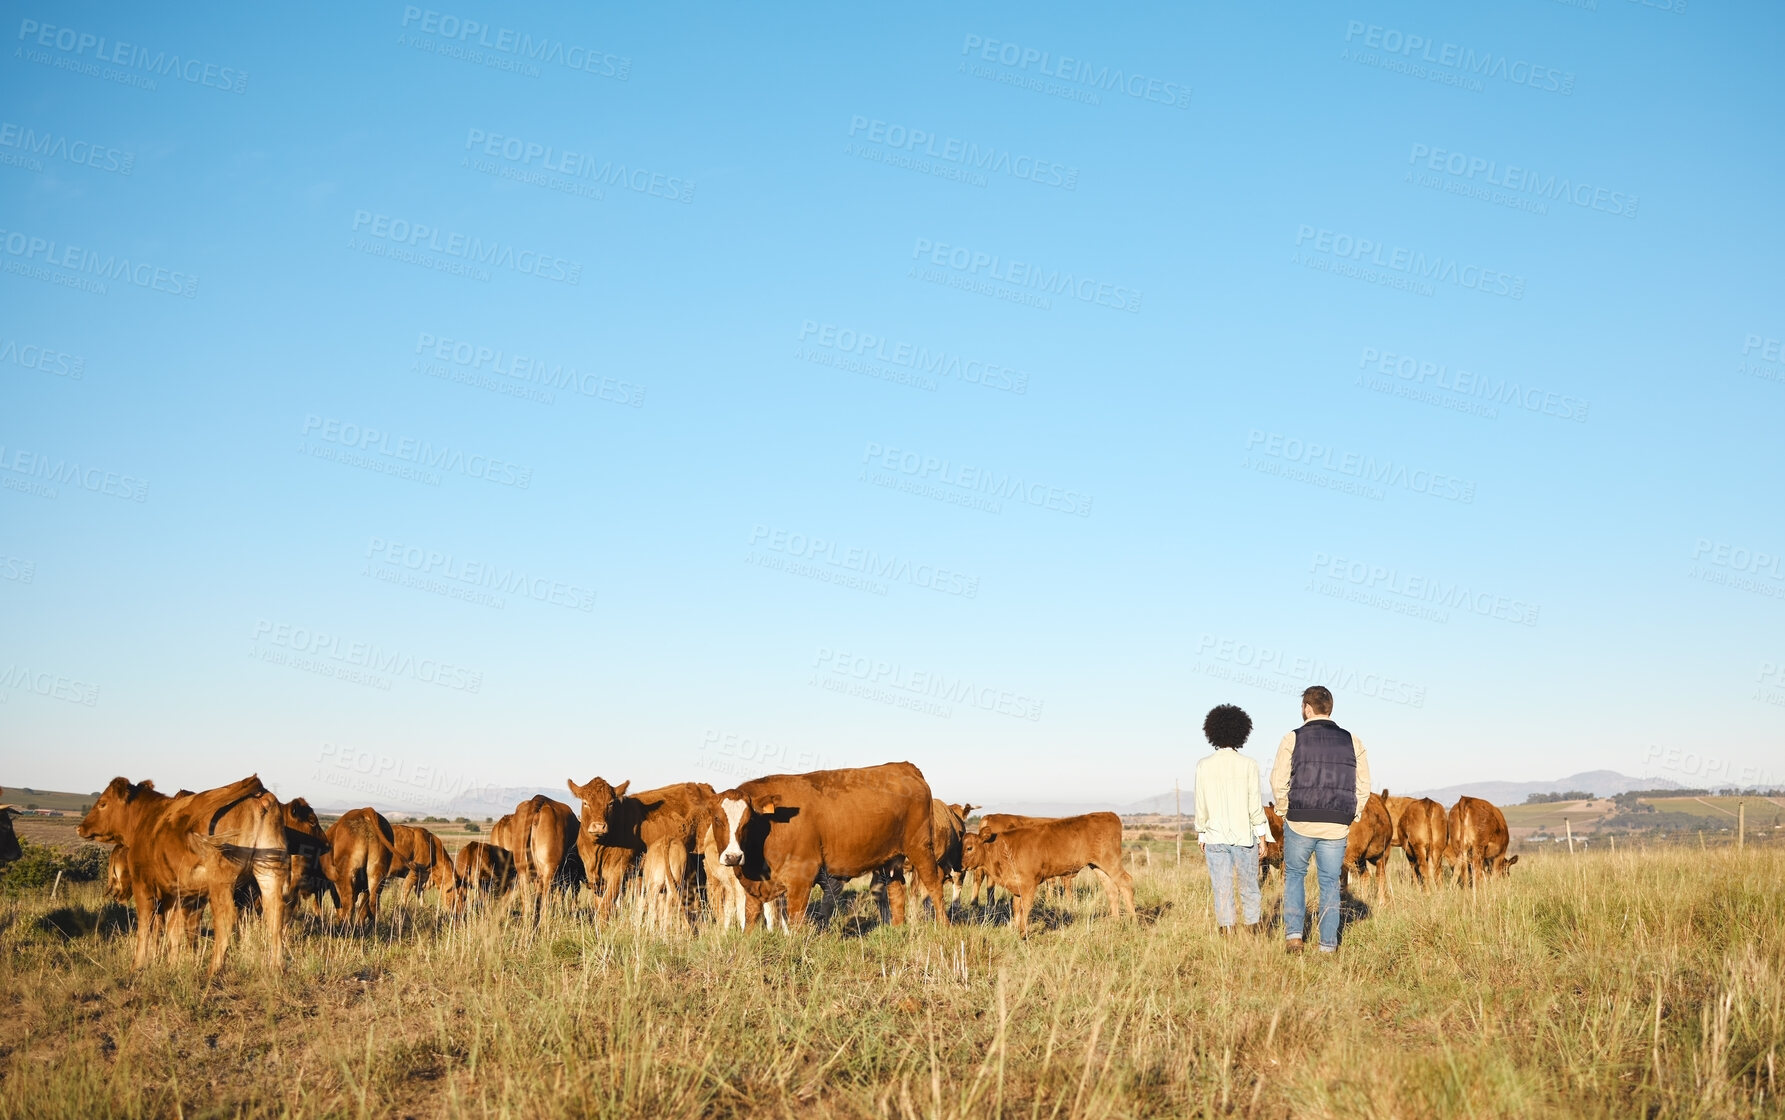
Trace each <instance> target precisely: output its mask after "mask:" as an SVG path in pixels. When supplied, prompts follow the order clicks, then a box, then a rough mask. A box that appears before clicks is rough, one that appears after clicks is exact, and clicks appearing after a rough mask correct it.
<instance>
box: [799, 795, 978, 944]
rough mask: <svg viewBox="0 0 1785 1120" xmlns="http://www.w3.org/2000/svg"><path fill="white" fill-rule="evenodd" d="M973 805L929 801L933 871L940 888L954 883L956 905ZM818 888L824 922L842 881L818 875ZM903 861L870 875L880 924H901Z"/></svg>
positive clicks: (933, 904) (834, 906)
mask: <svg viewBox="0 0 1785 1120" xmlns="http://www.w3.org/2000/svg"><path fill="white" fill-rule="evenodd" d="M977 808H979V806H977V805H968V804H961V805H950V804H949V803H948V802H946V801H943V800H942V799H941V798H939V797H938V798H935V799H933V800H932V801H931V802H930V834H931V841H932V842H933V843H934V845H935V848H936V870H937V871H938V872H940V873H941V875H942V885H943V889H945V890H946V889H947V887H948V884H949V883H953V884H954V900H955V903H956V905H959V904H960V901H961V895H962V893H963V892H964V890H965V889H966V888H965V884H964V881H963V880H964V877H965V875H966V870H965V869H964V868H963V867H962V866H961V838H962V837H963V836H965V835H966V834H967V817H968V816H969V815H970V814H971V813H972V812H973V810H975V809H977ZM818 882H819V885H820V886H821V887H822V888H823V889H824V900H823V904H822V910H821V913H822V914H823V916H824V918H825V919H826V920H828V919H829V918H830V915H831V912H832V911H834V910H835V909H836V904H837V899H838V898H839V897H840V896H841V895H842V893H843V881H842V880H841V879H837V878H835V877H834V876H832V875H829V874H824V875H821V876H819V879H818ZM906 886H907V884H906V875H905V861H904V860H903V859H902V858H901V859H896V860H893V861H892V862H891V863H889V864H887V865H886V866H885V867H883V868H881V869H880V870H878V871H876V872H874V883H873V892H874V899H875V901H876V902H877V903H878V904H879V906H880V921H881V922H882V923H890V924H892V925H903V924H904V922H905V890H906ZM930 905H932V906H940V905H942V901H941V900H940V899H937V900H932V901H931V903H930Z"/></svg>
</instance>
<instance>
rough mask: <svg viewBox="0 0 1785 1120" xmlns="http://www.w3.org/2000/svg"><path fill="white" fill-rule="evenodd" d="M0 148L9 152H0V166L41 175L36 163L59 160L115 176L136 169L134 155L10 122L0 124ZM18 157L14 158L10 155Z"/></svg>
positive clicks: (89, 141) (88, 141)
mask: <svg viewBox="0 0 1785 1120" xmlns="http://www.w3.org/2000/svg"><path fill="white" fill-rule="evenodd" d="M0 148H7V149H11V151H0V162H5V163H21V162H22V161H24V160H29V161H30V162H29V163H25V164H23V165H24V166H28V167H30V169H31V170H32V171H42V170H43V165H42V164H41V163H38V162H37V161H38V160H39V159H53V160H61V161H63V162H65V163H72V164H75V165H77V166H80V167H91V168H93V169H94V170H97V171H110V172H112V173H113V174H115V175H128V174H130V172H131V171H132V170H134V169H135V168H136V153H135V152H126V151H122V150H120V149H118V148H113V147H110V146H108V145H105V144H95V143H93V142H92V141H91V140H79V139H70V138H69V137H67V136H59V135H57V134H56V133H54V132H38V131H37V130H36V129H34V128H32V127H30V126H29V125H21V124H14V123H13V122H12V121H0ZM13 152H17V153H19V154H18V156H16V157H15V156H14V155H13V154H12V153H13Z"/></svg>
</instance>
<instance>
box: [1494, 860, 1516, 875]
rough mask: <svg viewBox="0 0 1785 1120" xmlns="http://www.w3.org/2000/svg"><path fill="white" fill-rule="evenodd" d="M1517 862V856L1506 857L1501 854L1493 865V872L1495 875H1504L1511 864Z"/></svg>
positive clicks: (1510, 867)
mask: <svg viewBox="0 0 1785 1120" xmlns="http://www.w3.org/2000/svg"><path fill="white" fill-rule="evenodd" d="M1517 862H1518V857H1517V856H1513V857H1512V858H1511V859H1507V858H1506V857H1505V856H1501V857H1500V860H1499V862H1498V863H1496V864H1495V865H1494V873H1495V874H1497V875H1504V874H1506V873H1507V872H1508V871H1511V870H1512V865H1513V864H1515V863H1517Z"/></svg>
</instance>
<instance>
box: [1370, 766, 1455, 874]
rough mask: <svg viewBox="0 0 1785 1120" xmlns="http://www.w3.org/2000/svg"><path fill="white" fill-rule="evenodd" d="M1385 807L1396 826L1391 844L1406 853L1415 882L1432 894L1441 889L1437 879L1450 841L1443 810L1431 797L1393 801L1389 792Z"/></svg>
mask: <svg viewBox="0 0 1785 1120" xmlns="http://www.w3.org/2000/svg"><path fill="white" fill-rule="evenodd" d="M1382 803H1383V804H1384V805H1386V806H1387V807H1388V816H1389V819H1390V820H1392V821H1393V822H1394V840H1393V841H1391V843H1393V844H1394V845H1395V847H1397V848H1400V849H1401V850H1402V851H1403V852H1406V853H1407V866H1408V867H1411V868H1412V869H1413V878H1414V879H1415V880H1416V881H1418V883H1419V884H1420V886H1422V887H1424V888H1425V889H1426V890H1428V891H1429V890H1431V889H1432V888H1434V887H1435V886H1437V885H1438V876H1439V875H1440V873H1441V872H1442V871H1443V869H1444V849H1445V847H1446V845H1447V844H1448V843H1449V837H1450V826H1449V823H1448V822H1447V821H1446V820H1445V816H1444V806H1442V805H1440V804H1438V803H1437V802H1436V801H1433V800H1432V799H1431V798H1429V797H1421V798H1412V797H1390V796H1389V795H1388V791H1387V790H1383V791H1382Z"/></svg>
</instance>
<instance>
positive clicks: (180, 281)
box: [0, 229, 198, 299]
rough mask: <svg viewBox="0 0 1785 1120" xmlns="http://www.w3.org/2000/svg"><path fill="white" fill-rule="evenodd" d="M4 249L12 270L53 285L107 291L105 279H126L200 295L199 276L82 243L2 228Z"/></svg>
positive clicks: (154, 289)
mask: <svg viewBox="0 0 1785 1120" xmlns="http://www.w3.org/2000/svg"><path fill="white" fill-rule="evenodd" d="M0 251H4V252H5V253H6V255H7V256H8V257H11V258H13V259H12V260H9V261H7V262H6V264H7V266H8V268H7V271H9V272H22V273H23V274H25V275H29V276H31V277H32V278H33V279H38V280H46V281H48V282H50V283H52V284H60V285H63V286H66V287H71V288H79V289H81V290H82V291H89V292H97V293H103V292H105V291H107V290H108V289H107V288H106V285H105V281H108V280H112V281H123V282H124V283H126V284H134V285H135V286H137V287H139V288H147V289H148V290H149V291H152V292H164V293H166V294H167V295H170V296H183V297H185V298H186V299H192V298H193V297H194V296H196V295H198V277H196V276H193V275H192V274H191V273H187V272H181V271H179V270H178V269H171V268H161V267H159V266H157V265H154V264H151V263H149V262H148V261H141V260H138V261H133V260H131V259H130V258H129V257H121V256H118V255H117V254H116V253H113V254H111V255H109V256H105V255H101V254H100V253H98V252H97V251H95V250H92V249H83V248H81V247H80V246H79V245H66V244H63V243H61V242H58V241H56V240H55V239H53V238H48V237H37V236H34V235H32V234H28V233H21V232H19V231H18V230H5V229H0Z"/></svg>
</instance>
